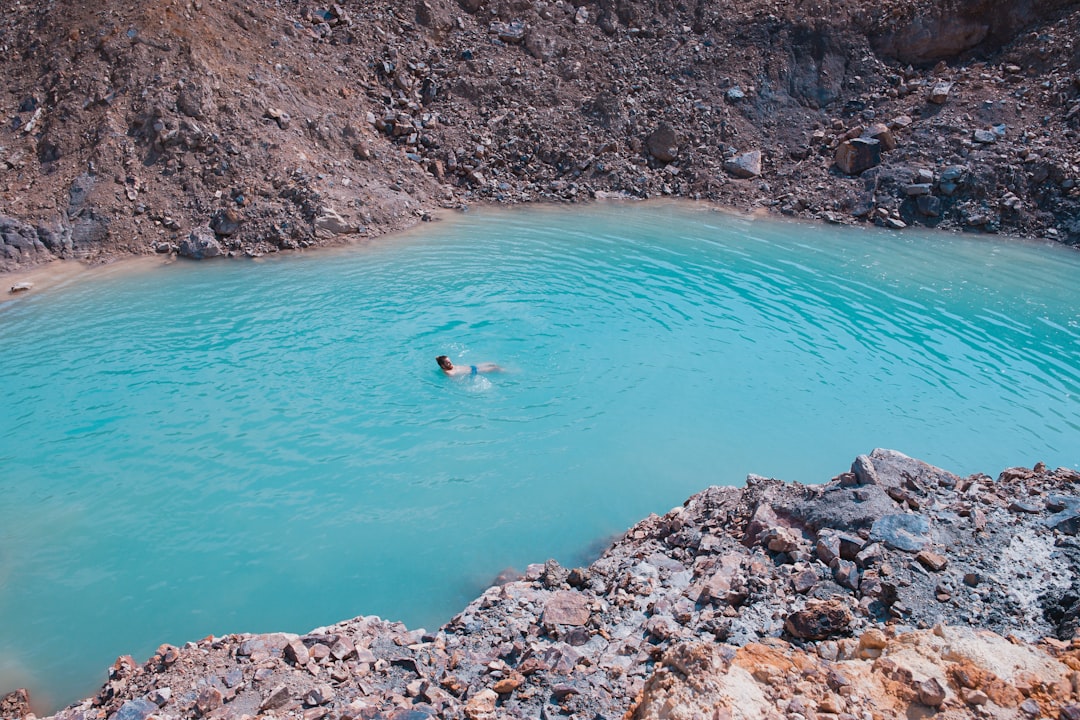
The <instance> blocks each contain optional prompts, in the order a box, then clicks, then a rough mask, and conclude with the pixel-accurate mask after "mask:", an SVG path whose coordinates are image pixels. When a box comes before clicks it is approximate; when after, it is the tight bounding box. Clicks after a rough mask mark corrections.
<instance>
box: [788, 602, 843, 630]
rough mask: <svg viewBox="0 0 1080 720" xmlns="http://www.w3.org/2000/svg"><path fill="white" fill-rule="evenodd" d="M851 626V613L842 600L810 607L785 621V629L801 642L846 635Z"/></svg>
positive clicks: (815, 604) (789, 616) (793, 614)
mask: <svg viewBox="0 0 1080 720" xmlns="http://www.w3.org/2000/svg"><path fill="white" fill-rule="evenodd" d="M850 625H851V611H850V610H848V608H847V607H846V606H845V605H844V603H843V602H842V601H840V600H826V601H823V602H817V603H814V604H811V605H808V606H807V607H806V608H805V609H804V610H799V611H798V612H794V613H792V614H790V615H788V617H787V619H786V620H785V621H784V629H785V630H787V632H788V633H789V634H791V635H792V636H793V637H797V638H799V639H801V640H825V639H827V638H830V637H833V636H834V635H840V634H843V633H846V632H847V630H848V627H849V626H850Z"/></svg>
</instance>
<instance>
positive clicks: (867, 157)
mask: <svg viewBox="0 0 1080 720" xmlns="http://www.w3.org/2000/svg"><path fill="white" fill-rule="evenodd" d="M833 160H834V162H835V163H836V167H837V168H839V169H840V171H841V172H843V173H845V174H847V175H859V174H860V173H862V172H865V171H866V170H869V169H870V168H872V167H874V166H876V165H880V164H881V143H879V142H878V141H877V140H869V139H867V138H854V139H852V140H845V141H844V142H842V143H840V146H839V147H837V148H836V155H835V156H834V158H833Z"/></svg>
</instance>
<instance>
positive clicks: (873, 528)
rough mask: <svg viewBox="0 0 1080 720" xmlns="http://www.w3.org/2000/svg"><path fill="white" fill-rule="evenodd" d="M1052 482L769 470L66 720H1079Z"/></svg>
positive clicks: (68, 712) (18, 712) (217, 661)
mask: <svg viewBox="0 0 1080 720" xmlns="http://www.w3.org/2000/svg"><path fill="white" fill-rule="evenodd" d="M1036 468H1037V469H1035V468H1032V469H1027V468H1019V469H1010V470H1008V471H1006V472H1003V473H1002V474H1001V477H1000V478H999V479H997V480H994V479H992V478H990V477H988V476H986V475H972V476H968V477H960V476H956V475H953V474H952V473H949V472H947V471H945V470H941V469H939V468H935V467H933V466H930V465H927V464H925V463H922V462H920V461H918V460H914V459H912V458H909V457H907V456H904V455H902V454H900V453H897V452H894V451H889V450H875V451H874V452H872V453H870V454H869V455H863V456H860V457H859V458H857V459H856V461H855V462H854V463H853V464H852V467H851V469H850V470H849V471H847V472H843V473H841V474H839V475H837V476H836V477H835V478H833V479H832V480H830V481H829V482H826V483H824V484H822V485H816V486H804V485H798V484H787V483H784V482H781V481H779V480H775V479H768V478H762V477H757V476H751V477H750V478H748V479H747V484H746V486H745V487H742V488H734V487H723V488H722V487H712V488H709V489H707V490H705V491H703V492H701V493H699V494H697V495H695V496H693V497H691V498H690V499H688V500H687V501H686V503H685V504H684V505H683V506H681V507H678V508H675V509H674V510H672V511H670V512H669V513H667V514H665V515H662V516H656V515H654V516H650V517H649V518H646V519H645V520H642V521H641V522H640V523H638V524H637V525H635V526H634V527H632V528H631V529H630V530H628V531H627V532H626V534H625V535H624V536H622V537H621V538H620V539H618V540H617V541H616V542H615V543H614V544H613V545H612V546H611V547H609V548H608V549H607V550H606V551H605V552H604V553H603V555H601V556H600V557H599V558H598V559H597V560H596V561H595V562H593V563H592V564H591V565H590V566H589V567H587V568H574V569H566V568H563V567H561V566H560V565H559V564H558V563H556V562H554V561H548V562H547V563H543V564H540V563H538V564H535V565H531V566H529V567H528V568H527V569H526V571H525V573H524V574H523V576H521V577H520V578H519V579H510V580H508V581H505V582H503V584H501V585H494V586H492V587H491V588H489V589H488V590H486V591H485V592H484V593H483V594H482V595H481V596H480V597H478V598H477V599H476V600H474V601H473V602H472V603H470V604H469V605H468V606H467V607H466V608H464V609H463V610H462V611H461V613H459V614H458V615H456V616H455V617H454V618H453V619H452V620H450V622H448V623H447V624H446V625H445V626H443V627H442V628H439V629H438V630H436V631H434V632H428V631H426V630H421V629H418V630H411V629H409V628H407V627H405V626H404V625H402V624H400V623H395V622H390V621H386V620H383V619H380V618H377V617H358V618H354V619H352V620H348V621H344V622H341V623H338V624H336V625H333V626H329V627H322V628H317V629H315V630H312V631H311V632H309V633H307V634H305V635H301V636H297V635H289V634H283V633H274V634H267V635H227V636H224V637H211V638H206V639H203V640H200V641H198V642H193V643H188V644H187V645H185V646H184V647H182V648H177V647H174V646H171V645H162V646H161V647H160V648H158V650H157V652H156V653H155V654H154V655H153V656H151V657H150V658H149V659H148V660H147V661H146V662H145V663H143V664H141V665H139V664H137V663H135V662H134V661H133V660H131V659H130V658H121V659H119V660H118V661H117V663H116V664H114V665H113V667H112V668H111V669H110V671H109V680H108V682H107V683H106V685H105V686H104V687H103V688H102V690H101V691H100V692H99V693H98V694H97V695H96V696H95V697H93V698H91V699H88V700H85V701H83V702H80V703H76V704H74V705H72V706H71V707H69V708H67V709H65V710H62V711H60V712H59V713H57V714H56V715H55V716H54V717H55V718H56V720H90V719H94V720H144V719H145V718H148V717H150V716H151V715H155V716H159V717H163V718H215V720H228V719H233V718H235V720H241V718H244V717H245V716H249V717H254V716H256V715H259V714H263V715H267V716H269V715H273V716H276V717H279V718H284V717H289V718H294V719H296V720H300V718H303V720H321V719H322V718H334V719H335V720H346V719H347V718H353V719H359V718H375V717H387V718H389V717H409V718H420V717H459V718H470V719H478V720H479V719H487V718H496V717H498V718H503V717H508V718H514V717H517V718H534V717H554V716H557V715H567V716H574V717H589V718H593V717H597V716H599V717H621V716H626V717H629V718H654V717H656V718H659V717H676V715H674V714H670V713H672V712H674V710H673V708H675V707H678V708H679V713H681V714H679V715H677V716H678V717H694V716H695V715H694V713H695V712H700V713H704V714H703V716H705V717H732V718H759V717H760V718H771V717H785V716H786V717H791V716H793V715H800V716H802V717H807V718H808V717H812V716H816V717H818V718H823V717H825V718H827V717H829V716H830V715H835V716H837V717H855V718H863V717H882V718H888V717H912V716H920V713H921V714H922V715H926V714H927V713H930V712H932V711H938V712H942V713H949V714H948V715H947V717H949V718H965V719H966V718H972V719H974V718H981V717H987V716H990V717H1038V716H1040V714H1041V716H1044V717H1059V716H1060V717H1069V716H1070V715H1069V713H1072V712H1074V710H1073V708H1075V707H1080V694H1078V693H1080V636H1078V635H1077V629H1078V623H1080V580H1078V578H1080V545H1078V544H1077V543H1076V541H1075V537H1074V536H1073V534H1070V533H1069V532H1067V531H1068V530H1074V529H1075V528H1074V527H1073V526H1072V525H1070V524H1069V523H1070V519H1075V518H1076V513H1077V510H1078V509H1080V473H1077V472H1076V471H1074V470H1070V469H1067V468H1058V469H1056V470H1050V469H1047V468H1046V467H1044V466H1042V465H1037V466H1036ZM1015 503H1023V504H1024V505H1025V506H1026V507H1027V508H1028V509H1025V510H1024V511H1023V512H1015V511H1014V510H1011V509H1010V506H1011V505H1014V504H1015ZM913 506H915V507H918V508H919V510H918V511H915V510H913ZM1062 527H1063V528H1064V529H1062ZM508 575H510V576H511V577H512V574H508ZM503 579H504V580H506V578H503ZM8 697H9V698H10V697H12V696H8ZM19 697H20V698H23V699H22V700H19V698H16V699H15V700H13V701H11V702H9V703H7V704H5V705H3V706H2V707H4V708H15V709H14V710H7V711H6V712H8V713H9V714H8V715H5V716H4V717H21V716H23V715H25V713H26V712H27V711H28V698H26V696H25V695H20V696H19ZM705 709H709V711H708V713H706V712H705ZM665 713H667V714H665ZM987 713H989V715H987ZM943 716H944V715H943Z"/></svg>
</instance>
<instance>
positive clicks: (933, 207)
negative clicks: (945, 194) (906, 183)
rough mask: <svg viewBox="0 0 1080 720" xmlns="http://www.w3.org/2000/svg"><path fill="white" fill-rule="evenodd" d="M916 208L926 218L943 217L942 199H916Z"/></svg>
mask: <svg viewBox="0 0 1080 720" xmlns="http://www.w3.org/2000/svg"><path fill="white" fill-rule="evenodd" d="M915 207H916V208H917V209H918V211H919V214H920V215H923V216H925V217H941V198H937V197H934V196H933V195H920V196H919V197H918V198H916V199H915Z"/></svg>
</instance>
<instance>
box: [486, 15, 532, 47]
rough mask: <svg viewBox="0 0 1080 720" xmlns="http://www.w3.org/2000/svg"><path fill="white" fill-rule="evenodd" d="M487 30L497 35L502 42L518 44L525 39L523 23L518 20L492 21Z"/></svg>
mask: <svg viewBox="0 0 1080 720" xmlns="http://www.w3.org/2000/svg"><path fill="white" fill-rule="evenodd" d="M488 32H489V33H491V34H492V35H497V36H498V38H499V39H500V40H502V41H503V42H504V43H514V44H518V43H521V42H523V41H524V40H525V23H523V22H521V21H520V20H515V21H514V22H509V23H504V22H493V23H491V25H489V26H488Z"/></svg>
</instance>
